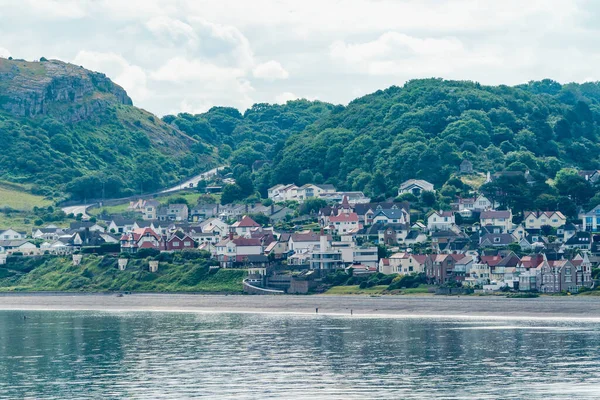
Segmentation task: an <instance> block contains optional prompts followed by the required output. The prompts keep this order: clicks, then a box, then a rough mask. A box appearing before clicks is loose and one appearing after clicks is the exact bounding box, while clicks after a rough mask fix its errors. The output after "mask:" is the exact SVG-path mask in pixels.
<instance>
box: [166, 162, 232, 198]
mask: <svg viewBox="0 0 600 400" xmlns="http://www.w3.org/2000/svg"><path fill="white" fill-rule="evenodd" d="M223 169H225V167H224V166H221V167H217V168H213V169H211V170H210V171H206V172H203V173H201V174H200V175H196V176H194V177H193V178H190V179H188V180H187V181H185V182H182V183H180V184H179V185H177V186H173V187H172V188H169V189H165V190H163V191H161V192H159V193H170V192H177V191H179V190H183V189H189V188H191V187H196V186H198V182H200V181H202V180H206V179H208V178H210V177H212V176H215V175H216V174H217V172H219V171H222V170H223Z"/></svg>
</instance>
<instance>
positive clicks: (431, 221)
mask: <svg viewBox="0 0 600 400" xmlns="http://www.w3.org/2000/svg"><path fill="white" fill-rule="evenodd" d="M454 224H455V218H454V213H453V212H452V211H441V210H440V211H434V212H432V213H431V214H430V215H429V216H428V217H427V229H429V230H430V231H446V230H450V228H451V227H452V226H453V225H454Z"/></svg>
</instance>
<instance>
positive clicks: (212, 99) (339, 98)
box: [0, 0, 600, 115]
mask: <svg viewBox="0 0 600 400" xmlns="http://www.w3.org/2000/svg"><path fill="white" fill-rule="evenodd" d="M598 3H600V2H598V1H593V0H589V1H586V0H564V1H563V0H502V1H496V0H489V1H485V0H447V1H446V0H269V1H267V0H172V1H166V0H165V1H159V0H90V1H84V0H80V1H76V0H75V1H72V0H0V56H4V57H6V56H13V57H15V58H25V59H27V60H34V59H39V58H40V57H41V56H45V57H46V58H57V59H61V60H65V61H69V62H73V63H75V64H78V65H83V66H84V67H86V68H89V69H92V70H96V71H100V72H104V73H106V74H107V75H108V76H109V77H110V78H112V79H113V80H114V81H115V82H117V83H118V84H120V85H121V86H123V87H124V88H125V89H126V90H127V92H128V93H129V95H130V96H131V97H132V98H133V101H134V104H136V105H137V106H139V107H142V108H145V109H147V110H149V111H152V112H154V113H156V114H159V115H164V114H167V113H177V112H182V111H186V112H192V113H198V112H204V111H206V110H208V109H209V108H210V107H211V106H214V105H224V106H233V107H236V108H239V109H241V110H244V109H246V108H248V107H249V106H251V105H252V104H253V103H257V102H269V103H274V102H285V101H286V100H289V99H294V98H307V99H319V100H324V101H329V102H333V103H342V104H346V103H348V101H350V100H352V99H353V98H355V97H357V96H361V95H364V94H367V93H370V92H373V91H375V90H378V89H383V88H386V87H388V86H391V85H401V84H403V83H404V82H406V81H407V80H409V79H413V78H423V77H442V78H447V79H469V80H476V81H479V82H481V83H484V84H500V83H504V84H509V85H513V84H518V83H523V82H527V81H529V80H532V79H542V78H552V79H555V80H558V81H559V82H563V83H565V82H572V81H576V82H582V81H588V80H593V81H596V80H600V35H599V29H600V15H599V11H600V4H598Z"/></svg>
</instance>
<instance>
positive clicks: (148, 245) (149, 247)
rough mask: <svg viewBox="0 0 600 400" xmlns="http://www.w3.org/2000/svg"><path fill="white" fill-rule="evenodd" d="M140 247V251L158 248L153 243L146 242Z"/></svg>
mask: <svg viewBox="0 0 600 400" xmlns="http://www.w3.org/2000/svg"><path fill="white" fill-rule="evenodd" d="M139 247H140V249H156V248H158V246H155V245H154V243H152V242H144V243H142V245H141V246H139Z"/></svg>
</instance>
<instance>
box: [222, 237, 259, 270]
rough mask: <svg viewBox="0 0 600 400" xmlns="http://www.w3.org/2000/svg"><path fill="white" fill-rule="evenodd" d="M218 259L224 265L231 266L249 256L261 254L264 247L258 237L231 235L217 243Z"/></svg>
mask: <svg viewBox="0 0 600 400" xmlns="http://www.w3.org/2000/svg"><path fill="white" fill-rule="evenodd" d="M216 248H217V260H218V261H219V263H220V264H221V266H223V267H228V266H229V267H230V266H232V265H233V263H236V262H244V260H245V259H246V257H248V256H261V255H263V252H264V247H263V245H262V242H261V240H260V239H257V238H252V239H249V238H241V237H238V238H235V239H234V238H232V237H231V236H230V237H229V238H227V239H224V240H222V241H220V242H219V243H217V244H216Z"/></svg>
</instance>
